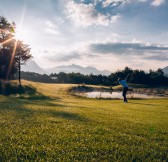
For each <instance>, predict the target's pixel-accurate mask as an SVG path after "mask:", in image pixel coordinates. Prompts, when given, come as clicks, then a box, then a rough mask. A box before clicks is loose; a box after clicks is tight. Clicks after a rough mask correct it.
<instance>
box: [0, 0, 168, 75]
mask: <svg viewBox="0 0 168 162" xmlns="http://www.w3.org/2000/svg"><path fill="white" fill-rule="evenodd" d="M0 16H4V17H6V18H7V20H8V21H9V22H12V21H14V22H15V23H16V25H17V32H18V37H19V39H20V40H23V41H24V42H25V43H26V44H29V45H30V48H31V54H32V56H33V59H34V60H35V61H36V63H37V64H39V65H40V66H41V67H43V68H52V67H55V66H60V65H71V64H76V65H80V66H83V67H87V66H94V67H96V68H97V69H99V70H109V71H111V72H113V71H116V70H119V69H123V68H124V67H126V66H128V67H130V68H132V69H142V70H146V71H147V70H149V69H153V70H156V69H158V68H164V67H165V66H168V0H0Z"/></svg>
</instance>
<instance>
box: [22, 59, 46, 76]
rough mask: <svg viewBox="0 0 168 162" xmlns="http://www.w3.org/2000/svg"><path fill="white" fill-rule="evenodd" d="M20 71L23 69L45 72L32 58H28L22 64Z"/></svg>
mask: <svg viewBox="0 0 168 162" xmlns="http://www.w3.org/2000/svg"><path fill="white" fill-rule="evenodd" d="M21 71H25V72H27V71H29V72H35V73H39V74H46V73H47V72H46V71H45V70H44V69H43V68H41V67H40V66H38V65H37V63H36V62H35V61H33V60H29V61H28V62H26V64H25V65H22V67H21Z"/></svg>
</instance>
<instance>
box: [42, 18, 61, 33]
mask: <svg viewBox="0 0 168 162" xmlns="http://www.w3.org/2000/svg"><path fill="white" fill-rule="evenodd" d="M45 25H46V28H45V31H46V32H47V33H50V34H54V35H59V34H60V33H59V31H58V27H57V25H56V24H54V23H53V22H52V21H49V20H48V21H46V22H45Z"/></svg>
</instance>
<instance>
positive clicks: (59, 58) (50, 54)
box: [44, 50, 82, 62]
mask: <svg viewBox="0 0 168 162" xmlns="http://www.w3.org/2000/svg"><path fill="white" fill-rule="evenodd" d="M44 53H45V56H44V57H45V58H46V59H48V60H49V61H52V62H55V61H56V62H68V61H71V60H74V59H80V58H81V57H82V55H81V54H80V53H78V52H77V51H71V52H67V53H66V52H56V51H48V50H45V51H44Z"/></svg>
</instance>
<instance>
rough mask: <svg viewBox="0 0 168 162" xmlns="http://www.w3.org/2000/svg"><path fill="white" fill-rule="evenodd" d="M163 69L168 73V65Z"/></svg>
mask: <svg viewBox="0 0 168 162" xmlns="http://www.w3.org/2000/svg"><path fill="white" fill-rule="evenodd" d="M162 70H163V72H164V73H165V74H167V75H168V66H166V67H165V68H163V69H162Z"/></svg>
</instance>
